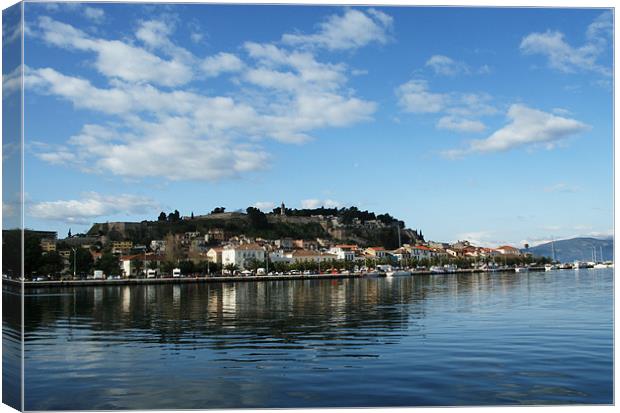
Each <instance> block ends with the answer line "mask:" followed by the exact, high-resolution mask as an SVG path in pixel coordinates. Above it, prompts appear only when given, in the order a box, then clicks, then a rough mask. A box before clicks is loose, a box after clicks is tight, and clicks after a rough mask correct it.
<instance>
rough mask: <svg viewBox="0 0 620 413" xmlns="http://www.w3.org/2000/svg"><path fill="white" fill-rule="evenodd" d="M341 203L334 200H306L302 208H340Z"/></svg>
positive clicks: (303, 201) (302, 202) (302, 203)
mask: <svg viewBox="0 0 620 413" xmlns="http://www.w3.org/2000/svg"><path fill="white" fill-rule="evenodd" d="M341 205H342V204H341V203H340V202H338V201H334V200H333V199H325V200H321V199H304V200H302V201H301V207H302V208H306V209H315V208H320V207H325V208H340V207H341Z"/></svg>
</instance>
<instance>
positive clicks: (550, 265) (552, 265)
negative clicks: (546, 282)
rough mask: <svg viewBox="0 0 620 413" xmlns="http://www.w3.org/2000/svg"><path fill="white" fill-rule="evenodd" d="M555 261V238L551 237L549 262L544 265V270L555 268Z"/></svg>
mask: <svg viewBox="0 0 620 413" xmlns="http://www.w3.org/2000/svg"><path fill="white" fill-rule="evenodd" d="M554 262H555V240H554V239H553V237H552V238H551V264H547V265H545V271H552V270H557V269H558V266H557V265H555V264H554Z"/></svg>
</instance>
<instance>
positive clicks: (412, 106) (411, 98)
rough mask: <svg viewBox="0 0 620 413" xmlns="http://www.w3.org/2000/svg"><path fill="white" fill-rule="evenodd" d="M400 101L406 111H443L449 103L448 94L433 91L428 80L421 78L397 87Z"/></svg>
mask: <svg viewBox="0 0 620 413" xmlns="http://www.w3.org/2000/svg"><path fill="white" fill-rule="evenodd" d="M396 95H397V96H398V103H399V104H400V106H401V107H402V108H403V110H405V111H406V112H411V113H437V112H440V111H442V110H443V109H444V108H445V107H446V105H447V103H448V99H449V97H448V95H447V94H443V93H432V92H430V91H429V89H428V82H427V81H425V80H421V79H412V80H410V81H408V82H407V83H405V84H403V85H400V86H399V87H398V88H397V89H396Z"/></svg>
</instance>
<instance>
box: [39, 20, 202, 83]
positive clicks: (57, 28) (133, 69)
mask: <svg viewBox="0 0 620 413" xmlns="http://www.w3.org/2000/svg"><path fill="white" fill-rule="evenodd" d="M39 28H40V29H41V31H42V33H41V36H42V38H43V40H44V41H45V42H46V43H48V44H50V45H54V46H58V47H64V48H67V49H74V50H81V51H88V52H93V53H95V54H96V58H95V62H94V66H95V68H96V69H97V70H98V71H99V72H100V73H101V74H103V75H105V76H107V77H112V78H118V79H122V80H125V81H130V82H151V83H153V84H159V85H163V86H176V85H182V84H185V83H187V82H189V81H190V80H191V79H192V77H193V74H192V70H191V67H190V66H188V65H187V64H186V63H185V62H182V61H180V60H179V59H178V58H173V59H170V60H165V59H162V58H160V57H159V56H157V55H155V54H152V53H150V52H148V51H146V50H144V49H142V48H139V47H136V46H132V45H129V44H127V43H124V42H121V41H119V40H105V39H98V38H92V37H90V36H89V35H87V34H86V33H84V32H82V31H81V30H78V29H76V28H75V27H73V26H71V25H68V24H65V23H61V22H58V21H56V20H53V19H51V18H49V17H47V16H42V17H40V18H39Z"/></svg>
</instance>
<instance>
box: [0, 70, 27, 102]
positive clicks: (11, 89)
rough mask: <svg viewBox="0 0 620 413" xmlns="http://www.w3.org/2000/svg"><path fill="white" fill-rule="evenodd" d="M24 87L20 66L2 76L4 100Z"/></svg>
mask: <svg viewBox="0 0 620 413" xmlns="http://www.w3.org/2000/svg"><path fill="white" fill-rule="evenodd" d="M21 87H22V66H21V65H18V66H17V67H16V68H15V69H13V70H11V71H10V72H9V73H7V74H3V75H2V100H4V99H7V98H8V97H9V96H11V95H12V94H13V93H16V92H19V91H20V90H21Z"/></svg>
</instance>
